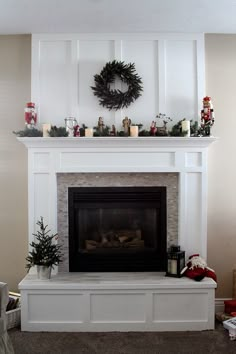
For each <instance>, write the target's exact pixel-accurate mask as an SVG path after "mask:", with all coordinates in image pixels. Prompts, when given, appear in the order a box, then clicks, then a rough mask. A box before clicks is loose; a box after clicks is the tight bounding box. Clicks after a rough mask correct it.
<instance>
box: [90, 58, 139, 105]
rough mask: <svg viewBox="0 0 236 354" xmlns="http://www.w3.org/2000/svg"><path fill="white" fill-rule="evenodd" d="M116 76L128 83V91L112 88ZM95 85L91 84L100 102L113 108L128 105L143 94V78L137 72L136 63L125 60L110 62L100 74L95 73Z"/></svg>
mask: <svg viewBox="0 0 236 354" xmlns="http://www.w3.org/2000/svg"><path fill="white" fill-rule="evenodd" d="M116 76H118V77H119V78H120V80H121V81H122V82H125V83H126V84H127V85H128V89H127V91H126V92H122V91H121V90H112V89H111V88H110V84H112V83H114V81H115V78H116ZM94 81H95V86H91V88H92V90H93V91H94V92H93V93H94V95H95V96H97V97H98V98H99V104H100V105H102V106H103V107H106V108H108V109H109V110H111V109H115V110H118V109H121V108H124V107H128V106H129V105H130V104H131V103H132V102H134V101H135V100H136V99H137V98H138V97H139V96H141V91H142V90H143V88H142V80H141V78H140V77H139V76H138V74H137V73H135V66H134V64H131V63H129V64H125V63H124V62H123V61H116V60H113V61H112V62H108V63H107V64H106V65H105V66H104V68H103V69H102V71H101V73H100V75H98V74H96V75H94Z"/></svg>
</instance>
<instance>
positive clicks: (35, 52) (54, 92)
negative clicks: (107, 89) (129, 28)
mask: <svg viewBox="0 0 236 354" xmlns="http://www.w3.org/2000/svg"><path fill="white" fill-rule="evenodd" d="M113 59H116V60H118V61H119V60H123V61H125V62H127V63H129V62H133V63H134V64H135V67H136V72H137V74H138V75H139V76H140V77H141V78H142V80H143V88H144V90H143V93H142V96H141V97H139V98H138V99H137V100H136V101H135V102H134V103H132V104H131V105H130V106H129V107H128V108H127V109H123V110H118V111H109V110H108V109H106V108H103V107H102V106H101V105H99V100H98V98H97V97H95V96H94V94H93V91H92V89H91V86H93V85H94V75H95V74H100V72H101V70H102V68H103V67H104V65H105V64H106V63H107V62H108V61H111V60H113ZM204 85H205V83H204V37H203V35H202V34H125V33H124V34H83V35H82V34H66V35H65V34H55V35H53V34H37V35H33V36H32V98H31V99H32V100H33V101H34V102H36V104H37V105H38V108H39V115H40V119H39V121H40V122H41V123H43V122H48V123H52V124H56V125H64V118H65V117H66V116H75V117H76V118H77V119H78V120H79V123H80V124H82V123H84V124H86V125H87V126H94V125H96V124H97V120H98V117H99V116H102V117H103V118H104V122H105V124H107V125H112V124H114V123H115V125H116V127H117V129H120V128H121V127H122V119H123V118H124V117H125V116H126V115H127V116H129V117H130V118H131V119H132V121H133V122H137V123H143V124H144V127H145V128H148V127H149V126H150V123H151V121H152V120H153V119H155V116H156V114H157V113H159V112H161V113H166V114H167V115H170V116H171V118H173V120H174V121H173V123H172V124H174V123H175V122H177V121H178V120H180V119H182V118H184V117H186V118H188V119H197V118H198V117H199V112H200V107H201V104H202V102H201V101H202V97H203V95H204V94H205V89H204ZM122 86H123V90H125V88H126V86H125V85H122V84H121V82H119V80H116V81H115V86H114V87H115V88H120V87H121V88H122ZM172 124H168V126H169V127H171V125H172Z"/></svg>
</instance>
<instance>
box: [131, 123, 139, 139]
mask: <svg viewBox="0 0 236 354" xmlns="http://www.w3.org/2000/svg"><path fill="white" fill-rule="evenodd" d="M129 129H130V136H132V137H137V136H138V126H137V125H131V127H130V128H129Z"/></svg>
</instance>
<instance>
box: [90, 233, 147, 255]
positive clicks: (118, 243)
mask: <svg viewBox="0 0 236 354" xmlns="http://www.w3.org/2000/svg"><path fill="white" fill-rule="evenodd" d="M141 236H142V235H141V230H118V231H114V232H113V231H109V232H107V233H102V234H101V241H100V242H99V241H95V240H85V249H86V250H95V249H97V248H122V247H125V248H129V247H132V248H135V247H139V248H143V247H144V241H143V240H142V239H141Z"/></svg>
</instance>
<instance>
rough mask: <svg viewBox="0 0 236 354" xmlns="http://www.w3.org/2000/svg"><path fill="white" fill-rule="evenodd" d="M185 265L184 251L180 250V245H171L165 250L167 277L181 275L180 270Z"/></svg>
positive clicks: (178, 276)
mask: <svg viewBox="0 0 236 354" xmlns="http://www.w3.org/2000/svg"><path fill="white" fill-rule="evenodd" d="M184 266H185V251H181V250H180V246H171V247H170V249H169V251H168V252H167V272H166V275H167V276H168V277H176V278H180V277H182V274H181V271H182V269H183V268H184Z"/></svg>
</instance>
